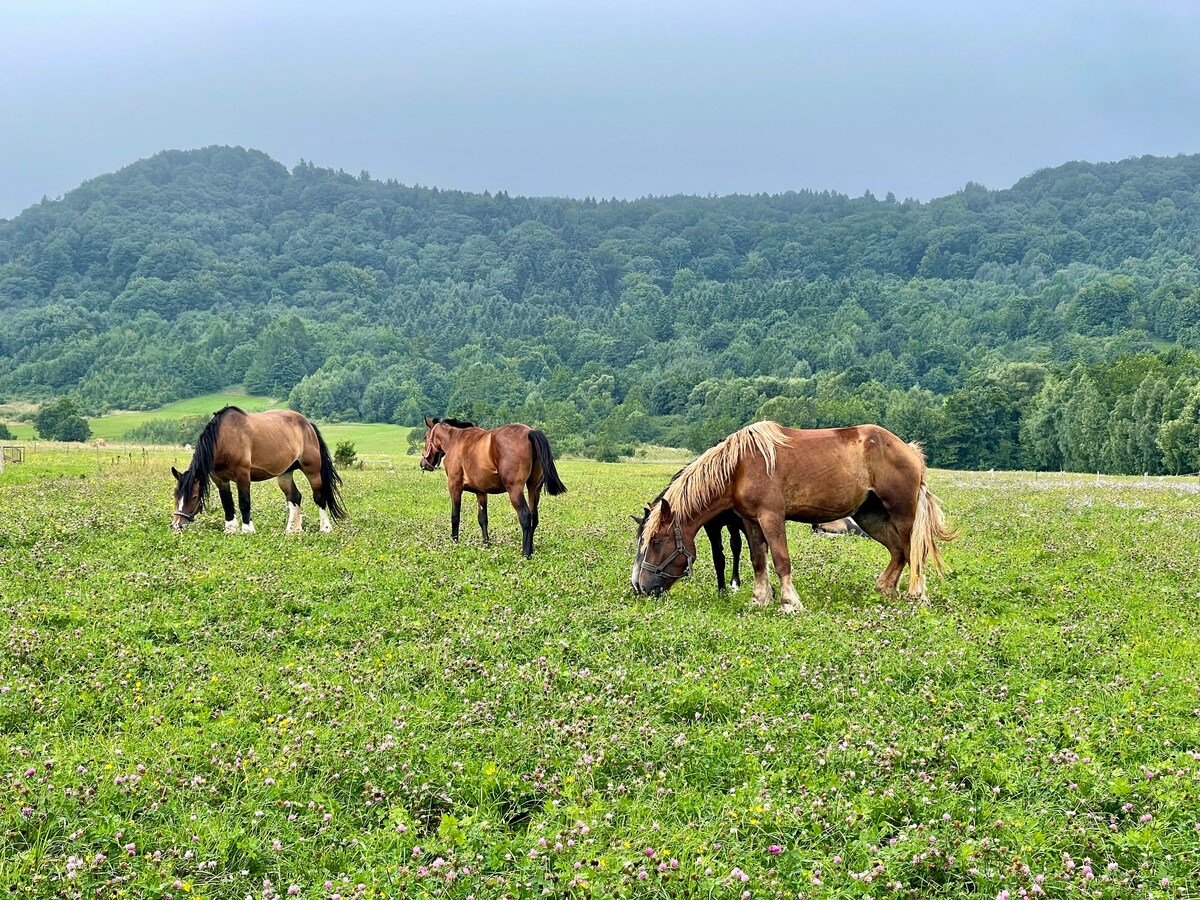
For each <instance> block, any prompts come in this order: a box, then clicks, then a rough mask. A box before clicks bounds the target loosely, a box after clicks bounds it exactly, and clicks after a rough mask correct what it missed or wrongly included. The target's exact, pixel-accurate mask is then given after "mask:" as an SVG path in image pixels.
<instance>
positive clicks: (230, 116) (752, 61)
mask: <svg viewBox="0 0 1200 900" xmlns="http://www.w3.org/2000/svg"><path fill="white" fill-rule="evenodd" d="M1198 46H1200V2H1195V0H1177V2H1165V0H1117V2H1110V3H1106V2H1103V0H1093V2H1059V0H1037V2H1029V0H1004V2H990V0H987V2H982V0H976V2H972V0H944V2H906V0H869V2H853V0H845V2H840V3H839V2H838V0H818V2H809V0H779V2H774V0H773V2H754V0H726V2H719V3H718V2H708V0H686V2H656V0H629V2H626V0H612V2H589V0H582V2H581V0H557V2H551V0H493V2H482V0H479V2H471V0H428V2H420V3H417V2H398V0H397V2H377V3H371V2H361V0H337V2H335V0H328V2H322V3H313V2H306V0H289V2H275V0H269V2H255V0H236V2H227V0H217V2H204V0H191V2H175V0H90V2H84V0H72V2H67V0H62V2H60V0H0V74H2V77H0V217H11V216H13V215H15V214H17V213H18V212H20V210H22V209H23V208H25V207H26V206H28V205H30V204H32V203H35V202H37V201H38V200H39V199H41V197H42V196H43V195H46V196H50V197H56V196H59V195H61V194H63V193H64V192H66V191H68V190H70V189H71V188H73V187H75V186H77V185H78V184H79V183H80V182H81V181H83V180H85V179H87V178H91V177H93V176H96V175H100V174H102V173H105V172H111V171H114V170H115V169H118V168H120V167H122V166H124V165H127V164H129V163H131V162H133V161H135V160H137V159H140V158H143V157H146V156H150V155H152V154H153V153H156V152H158V151H159V150H164V149H168V148H170V149H186V148H192V147H201V146H207V145H209V144H238V145H241V146H244V147H253V148H256V149H259V150H263V151H265V152H266V153H268V154H270V155H271V156H273V157H274V158H275V159H278V160H279V161H280V162H282V163H284V164H285V165H288V166H292V165H294V164H295V163H297V162H298V161H299V160H300V159H301V158H304V159H308V160H312V161H313V162H315V163H317V164H318V165H322V166H330V167H333V168H343V169H345V170H347V171H349V172H353V173H354V174H357V173H358V172H359V171H361V170H363V169H366V170H367V171H369V172H370V173H371V174H372V175H373V176H374V177H376V178H395V179H397V180H399V181H402V182H404V183H406V184H422V185H430V186H432V185H436V186H439V187H447V188H460V189H464V190H479V191H482V190H484V189H488V190H492V191H496V190H507V191H508V192H509V193H510V194H533V195H566V196H574V197H583V196H588V195H591V196H597V197H610V196H617V197H636V196H642V195H646V194H672V193H694V194H726V193H734V192H742V193H744V192H754V191H770V192H776V191H785V190H794V189H801V188H815V189H826V188H828V189H834V190H838V191H842V192H845V193H848V194H851V195H859V194H861V193H862V192H863V191H864V190H867V189H870V190H871V191H873V192H874V193H875V194H876V195H878V196H880V197H882V196H883V195H884V194H886V193H887V192H888V191H892V192H894V193H895V194H896V195H897V196H898V197H901V198H903V197H908V196H911V197H917V198H919V199H923V200H924V199H929V198H931V197H936V196H941V195H943V194H947V193H951V192H953V191H955V190H957V189H959V188H961V187H962V186H963V185H964V184H965V183H966V182H968V181H979V182H982V183H983V184H985V185H987V186H988V187H992V188H997V187H1007V186H1009V185H1011V184H1012V183H1013V182H1014V181H1016V180H1017V179H1018V178H1020V177H1021V176H1022V175H1026V174H1028V173H1030V172H1032V171H1034V170H1035V169H1038V168H1041V167H1045V166H1054V165H1058V164H1060V163H1063V162H1066V161H1068V160H1072V159H1085V160H1092V161H1098V160H1114V159H1122V158H1124V157H1128V156H1135V155H1142V154H1147V153H1148V154H1156V155H1174V154H1176V153H1196V152H1200V63H1198V62H1197V61H1196V54H1197V49H1196V48H1197V47H1198Z"/></svg>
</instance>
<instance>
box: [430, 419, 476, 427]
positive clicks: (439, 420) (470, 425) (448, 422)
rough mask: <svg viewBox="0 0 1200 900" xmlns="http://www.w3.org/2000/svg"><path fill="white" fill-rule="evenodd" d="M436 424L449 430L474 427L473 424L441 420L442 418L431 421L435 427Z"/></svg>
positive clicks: (458, 420) (459, 420) (457, 420)
mask: <svg viewBox="0 0 1200 900" xmlns="http://www.w3.org/2000/svg"><path fill="white" fill-rule="evenodd" d="M438 423H441V424H442V425H449V426H450V427H451V428H475V427H476V425H475V423H474V422H464V421H463V420H462V419H443V418H438V417H435V418H434V419H433V424H434V425H437V424H438Z"/></svg>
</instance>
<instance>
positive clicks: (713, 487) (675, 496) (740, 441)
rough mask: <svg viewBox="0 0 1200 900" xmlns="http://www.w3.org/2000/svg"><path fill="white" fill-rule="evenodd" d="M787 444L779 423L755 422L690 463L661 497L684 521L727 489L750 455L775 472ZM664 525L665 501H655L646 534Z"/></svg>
mask: <svg viewBox="0 0 1200 900" xmlns="http://www.w3.org/2000/svg"><path fill="white" fill-rule="evenodd" d="M787 443H788V439H787V435H785V434H784V433H783V429H782V428H781V427H780V426H779V424H778V423H776V422H755V423H754V424H753V425H747V426H746V427H745V428H742V429H741V430H739V431H735V432H734V433H733V434H731V435H729V437H727V438H725V440H723V441H721V443H719V444H717V445H716V446H715V447H712V448H710V449H708V450H705V451H704V453H702V454H700V456H699V457H697V458H696V459H695V460H693V461H692V462H691V463H690V464H688V465H687V466H686V467H685V468H684V470H683V471H682V472H680V473H679V474H678V475H676V477H675V479H674V480H673V481H672V482H671V483H670V484H669V485H668V486H667V489H666V490H665V491H663V493H662V499H664V500H666V501H667V503H668V504H670V507H671V512H672V515H674V516H675V517H676V518H678V519H683V520H685V521H687V520H690V519H693V518H695V517H696V516H698V515H700V514H701V513H703V512H704V510H705V509H707V508H708V507H709V506H710V505H711V504H712V502H713V501H714V500H715V499H716V498H717V497H718V496H720V494H722V493H723V492H724V491H725V488H726V487H727V486H728V485H729V481H730V479H731V478H732V477H733V473H734V471H735V470H736V469H737V467H738V464H739V463H740V462H741V461H742V460H743V459H745V458H746V457H747V456H749V455H751V454H758V455H759V456H761V457H762V459H763V462H764V464H765V465H766V468H767V477H768V478H769V477H771V476H773V475H774V474H775V450H776V448H778V447H782V446H785V445H786V444H787ZM661 525H662V503H655V504H654V505H653V506H652V507H651V508H650V515H649V516H647V517H646V524H645V526H644V528H643V532H642V533H643V534H644V535H645V534H654V533H655V532H656V531H658V529H659V527H660V526H661Z"/></svg>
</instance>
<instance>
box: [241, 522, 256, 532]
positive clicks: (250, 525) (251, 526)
mask: <svg viewBox="0 0 1200 900" xmlns="http://www.w3.org/2000/svg"><path fill="white" fill-rule="evenodd" d="M242 534H254V523H253V522H247V523H246V524H245V525H243V526H242Z"/></svg>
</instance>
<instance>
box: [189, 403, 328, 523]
mask: <svg viewBox="0 0 1200 900" xmlns="http://www.w3.org/2000/svg"><path fill="white" fill-rule="evenodd" d="M297 469H299V470H300V471H301V472H303V473H304V477H306V478H307V479H308V483H309V484H310V485H311V486H312V492H313V502H314V503H316V504H317V509H318V511H319V512H320V515H321V531H324V532H329V531H332V530H333V525H332V523H331V521H330V519H331V518H332V519H341V518H344V517H345V515H346V511H345V508H344V507H343V506H342V500H341V487H340V486H341V483H342V477H341V476H340V475H339V474H338V473H337V471H336V470H335V469H334V467H333V457H332V456H330V454H329V448H328V447H326V446H325V439H324V438H322V437H321V432H319V431H318V430H317V426H316V425H314V424H313V423H312V422H310V421H308V419H306V418H304V416H302V415H300V413H298V412H293V411H292V410H290V409H277V410H269V411H267V412H257V413H248V412H246V411H244V410H242V409H239V408H238V407H236V406H226V407H225V408H224V409H222V410H219V411H218V412H215V413H213V417H212V418H211V419H210V420H209V421H208V424H207V425H206V426H205V427H204V431H202V432H201V433H200V437H199V439H198V440H197V441H196V449H195V451H194V452H193V453H192V461H191V463H190V464H189V465H188V468H187V471H185V472H179V471H177V470H176V469H175V467H174V466H172V467H171V474H172V475H174V476H175V512H174V514H173V515H172V517H171V528H172V529H174V530H175V531H177V532H178V531H182V530H183V528H184V526H186V525H188V524H190V523H191V521H192V520H193V519H194V518H195V517H196V515H197V514H198V513H199V512H200V510H201V509H203V508H204V501H205V500H206V499H207V498H208V485H209V481H210V479H211V480H212V481H213V482H215V483H216V485H217V493H218V494H219V495H220V497H221V506H222V507H223V508H224V511H225V533H226V534H236V533H237V530H238V527H237V519H236V518H235V513H234V508H233V490H232V488H231V487H230V485H231V484H232V485H236V486H237V492H238V506H239V507H240V509H241V513H242V533H243V534H252V533H253V532H254V523H253V522H252V521H251V519H250V483H251V482H252V481H266V480H267V479H268V478H274V479H275V481H276V483H277V484H278V485H279V489H280V490H281V491H283V496H284V497H285V498H286V499H287V505H288V518H287V532H288V534H294V533H298V532H300V531H301V530H303V529H302V526H301V516H300V501H301V499H302V498H301V495H300V489H299V488H297V487H296V483H295V481H293V480H292V473H293V472H295V471H296V470H297Z"/></svg>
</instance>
